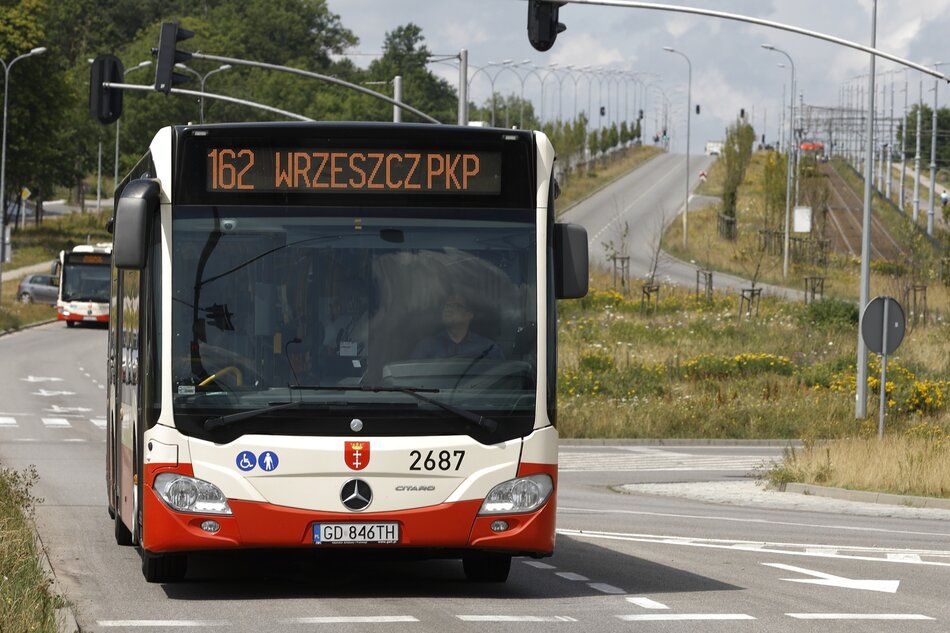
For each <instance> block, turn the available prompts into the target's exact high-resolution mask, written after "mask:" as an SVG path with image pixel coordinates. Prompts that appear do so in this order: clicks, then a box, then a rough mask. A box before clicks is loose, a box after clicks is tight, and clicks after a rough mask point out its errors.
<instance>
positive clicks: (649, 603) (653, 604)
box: [627, 596, 669, 609]
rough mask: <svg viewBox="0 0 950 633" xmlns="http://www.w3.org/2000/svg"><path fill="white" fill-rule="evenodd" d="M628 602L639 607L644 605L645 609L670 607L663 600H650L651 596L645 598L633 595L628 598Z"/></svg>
mask: <svg viewBox="0 0 950 633" xmlns="http://www.w3.org/2000/svg"><path fill="white" fill-rule="evenodd" d="M627 602H629V603H630V604H635V605H637V606H638V607H642V608H644V609H669V607H668V606H666V605H665V604H663V603H662V602H657V601H656V600H650V599H649V598H643V597H640V596H631V597H629V598H627Z"/></svg>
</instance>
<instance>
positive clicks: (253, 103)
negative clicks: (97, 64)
mask: <svg viewBox="0 0 950 633" xmlns="http://www.w3.org/2000/svg"><path fill="white" fill-rule="evenodd" d="M102 86H103V87H104V88H117V89H119V90H143V91H145V92H152V91H154V90H155V87H154V86H152V85H142V84H123V83H113V82H111V81H105V82H103V83H102ZM171 93H172V94H178V95H189V96H192V97H206V98H208V99H218V100H219V101H227V102H229V103H236V104H238V105H245V106H250V107H252V108H258V109H260V110H267V111H268V112H273V113H274V114H280V115H282V116H285V117H288V118H290V119H297V120H298V121H313V119H311V118H310V117H305V116H303V115H302V114H297V113H296V112H288V111H287V110H281V109H280V108H275V107H273V106H269V105H264V104H263V103H257V102H256V101H248V100H247V99H237V98H236V97H228V96H225V95H217V94H214V93H211V92H199V91H197V90H185V89H184V88H172V89H171Z"/></svg>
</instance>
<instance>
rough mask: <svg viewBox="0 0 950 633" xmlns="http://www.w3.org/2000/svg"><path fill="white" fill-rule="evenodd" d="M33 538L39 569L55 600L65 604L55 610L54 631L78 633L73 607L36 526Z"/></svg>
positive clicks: (77, 623) (78, 628) (77, 621)
mask: <svg viewBox="0 0 950 633" xmlns="http://www.w3.org/2000/svg"><path fill="white" fill-rule="evenodd" d="M33 538H34V540H35V542H36V546H37V548H38V549H39V552H40V567H41V568H42V569H43V574H44V575H46V577H47V578H49V579H50V589H52V591H53V593H54V594H55V597H56V598H59V599H60V600H62V601H63V602H64V603H65V606H62V607H60V608H58V609H56V630H57V631H59V633H80V631H82V629H81V628H80V626H79V620H78V619H76V614H75V612H73V607H72V605H71V604H70V602H69V600H67V599H66V593H65V591H63V588H62V586H61V585H60V584H59V579H58V578H56V573H55V572H54V571H53V564H52V563H51V562H50V560H49V553H48V552H47V551H46V546H45V545H43V540H42V539H41V538H40V533H39V530H37V529H36V526H34V529H33Z"/></svg>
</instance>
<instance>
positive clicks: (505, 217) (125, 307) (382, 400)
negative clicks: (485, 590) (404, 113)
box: [106, 123, 588, 582]
mask: <svg viewBox="0 0 950 633" xmlns="http://www.w3.org/2000/svg"><path fill="white" fill-rule="evenodd" d="M554 160H555V153H554V149H553V147H552V146H551V144H550V142H549V141H548V139H547V138H546V137H545V136H544V135H543V134H541V133H538V132H527V131H512V130H502V129H491V128H468V127H457V126H432V125H422V124H419V125H415V124H372V123H255V124H250V123H247V124H217V125H186V126H174V127H168V128H163V129H162V130H160V131H159V132H158V133H157V135H156V136H155V137H154V139H153V140H152V142H151V144H150V146H149V150H148V152H147V153H146V154H145V155H144V156H143V157H142V159H141V160H140V161H139V163H138V164H137V165H136V167H135V168H134V169H133V170H132V172H131V173H130V174H129V176H128V177H127V178H126V179H125V180H124V181H123V182H122V183H121V184H120V187H119V190H120V191H119V195H117V197H116V200H117V202H116V207H115V211H114V216H113V219H112V221H111V222H110V229H111V230H112V231H113V245H114V250H113V269H112V274H113V279H112V298H111V301H112V305H111V307H112V315H113V318H112V321H111V324H110V332H109V351H108V367H109V370H108V371H109V381H108V388H107V398H108V415H107V466H106V484H107V493H108V499H109V511H110V514H111V515H112V516H113V518H114V521H115V538H116V542H117V543H119V544H123V545H137V546H138V548H139V550H140V552H141V556H142V571H143V574H144V576H145V578H146V580H147V581H149V582H174V581H177V580H180V579H182V578H183V577H184V576H185V575H186V573H187V568H188V558H189V555H190V554H191V553H194V552H204V553H207V552H211V551H219V550H235V549H256V550H259V549H286V548H299V549H301V550H307V551H311V552H317V553H318V554H317V557H318V558H319V556H320V553H323V552H334V554H333V555H334V556H338V555H343V556H348V555H353V556H356V555H369V556H371V557H373V556H377V555H378V556H380V557H382V556H387V555H389V554H393V555H397V556H403V555H405V556H407V557H408V556H411V557H413V558H415V557H430V558H450V559H460V560H461V561H462V571H463V572H464V575H465V576H466V577H467V578H468V579H470V580H474V581H480V582H503V581H504V580H506V579H507V576H508V572H509V569H510V565H511V559H512V557H513V556H529V557H539V558H540V557H545V556H549V555H551V553H552V552H553V550H554V541H555V513H556V491H557V431H556V427H555V422H556V398H555V394H556V384H555V382H556V359H557V353H556V303H555V300H556V299H559V298H571V297H581V296H584V295H585V294H586V292H587V283H588V282H587V280H588V244H587V236H586V232H585V231H584V229H583V228H582V227H579V226H576V225H571V224H566V223H557V222H555V211H554V199H555V195H556V184H555V182H554V180H553V177H552V173H553V172H552V169H553V166H554ZM463 326H464V327H463ZM462 330H464V331H462Z"/></svg>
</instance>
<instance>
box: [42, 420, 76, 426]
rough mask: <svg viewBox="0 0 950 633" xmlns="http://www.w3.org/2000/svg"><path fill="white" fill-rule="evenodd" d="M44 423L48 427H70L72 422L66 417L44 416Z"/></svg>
mask: <svg viewBox="0 0 950 633" xmlns="http://www.w3.org/2000/svg"><path fill="white" fill-rule="evenodd" d="M42 420H43V424H44V425H45V426H46V428H48V429H68V428H72V424H70V423H69V420H67V419H66V418H42Z"/></svg>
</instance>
